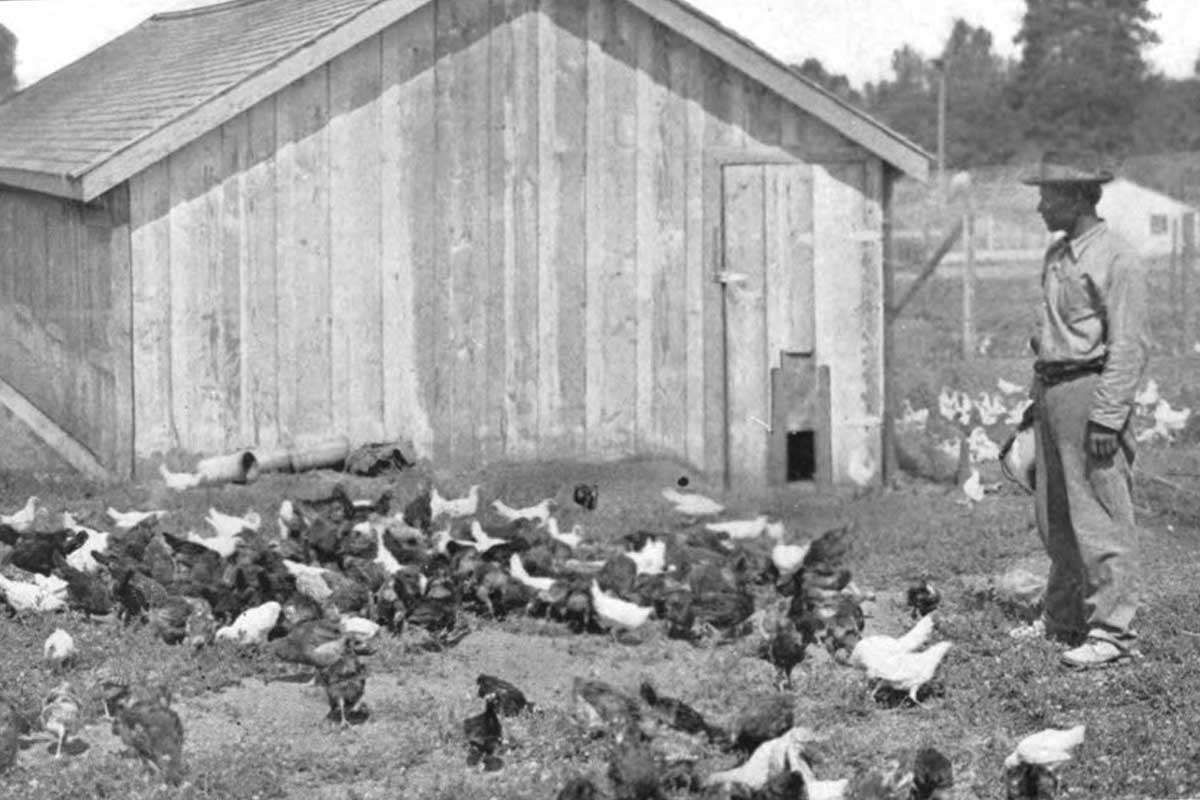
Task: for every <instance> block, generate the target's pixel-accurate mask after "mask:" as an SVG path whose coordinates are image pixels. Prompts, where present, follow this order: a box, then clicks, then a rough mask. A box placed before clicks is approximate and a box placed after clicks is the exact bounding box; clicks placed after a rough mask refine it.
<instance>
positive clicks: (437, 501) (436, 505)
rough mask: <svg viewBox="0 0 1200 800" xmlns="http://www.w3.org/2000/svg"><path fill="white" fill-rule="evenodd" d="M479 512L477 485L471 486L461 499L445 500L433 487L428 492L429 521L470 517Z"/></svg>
mask: <svg viewBox="0 0 1200 800" xmlns="http://www.w3.org/2000/svg"><path fill="white" fill-rule="evenodd" d="M478 510H479V485H478V484H476V485H474V486H472V487H471V488H470V489H469V490H467V493H466V494H465V495H463V496H462V497H456V498H453V499H447V498H445V497H442V494H441V492H439V491H438V490H437V487H436V486H434V487H433V488H432V489H431V490H430V492H429V516H430V519H438V518H440V517H449V518H450V519H461V518H462V517H470V516H473V515H474V514H475V512H476V511H478Z"/></svg>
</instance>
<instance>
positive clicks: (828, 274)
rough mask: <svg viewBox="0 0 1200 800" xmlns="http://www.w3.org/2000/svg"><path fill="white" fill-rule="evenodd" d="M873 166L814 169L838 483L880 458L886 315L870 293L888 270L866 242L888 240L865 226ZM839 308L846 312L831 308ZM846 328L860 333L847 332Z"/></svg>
mask: <svg viewBox="0 0 1200 800" xmlns="http://www.w3.org/2000/svg"><path fill="white" fill-rule="evenodd" d="M867 163H868V162H861V161H860V162H851V163H844V164H829V165H822V166H817V167H816V168H814V170H813V178H814V182H813V195H814V220H813V227H814V236H815V238H816V241H817V242H818V243H819V247H818V248H817V250H816V253H815V259H814V261H815V264H814V269H815V293H816V302H817V308H818V309H825V310H827V311H826V313H824V314H819V315H818V319H817V337H816V338H817V352H818V353H819V354H820V358H821V362H822V363H824V364H828V365H829V367H830V378H831V385H830V407H831V409H832V449H833V453H832V457H833V471H834V478H835V480H841V479H843V478H844V477H845V475H846V473H847V469H848V467H849V464H850V463H851V461H852V459H859V460H860V461H861V462H863V463H866V462H870V463H872V464H873V465H875V466H876V467H878V466H879V463H880V462H879V457H880V450H879V445H880V441H879V432H880V426H881V424H882V419H881V416H880V414H881V408H880V406H879V403H880V398H881V396H882V378H883V375H882V344H883V340H882V321H883V317H882V308H881V306H880V304H879V303H880V297H879V296H878V295H877V296H875V297H870V294H871V292H872V291H876V292H881V291H882V284H881V278H882V275H881V273H879V268H880V259H878V258H875V259H873V260H870V259H867V260H865V259H864V252H865V251H864V245H867V246H870V247H871V248H873V249H874V250H875V251H878V250H879V245H880V241H881V240H880V232H879V230H878V228H876V229H874V230H869V229H867V228H866V225H867V222H868V220H869V219H871V214H869V212H868V209H867V207H868V203H867V201H866V199H865V197H864V191H865V190H866V186H867ZM848 265H854V267H853V268H848ZM872 287H874V288H872ZM864 299H866V302H864ZM833 309H838V310H839V311H838V312H836V313H830V312H831V311H832V310H833ZM876 318H878V319H876ZM847 329H849V330H852V331H854V332H855V333H854V335H847V334H846V331H847ZM868 354H869V355H868ZM876 383H878V385H873V384H876Z"/></svg>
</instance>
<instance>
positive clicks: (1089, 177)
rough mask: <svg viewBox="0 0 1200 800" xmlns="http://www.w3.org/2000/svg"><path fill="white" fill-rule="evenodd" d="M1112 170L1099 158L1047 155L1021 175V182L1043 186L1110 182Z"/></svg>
mask: <svg viewBox="0 0 1200 800" xmlns="http://www.w3.org/2000/svg"><path fill="white" fill-rule="evenodd" d="M1112 179H1113V173H1112V170H1110V169H1106V168H1105V167H1104V166H1103V165H1102V164H1101V163H1100V160H1099V159H1097V158H1072V159H1064V158H1058V157H1056V156H1053V155H1046V156H1044V157H1043V158H1042V160H1041V161H1039V162H1038V163H1037V164H1035V165H1034V166H1033V167H1032V168H1031V169H1029V170H1026V173H1025V174H1024V175H1022V176H1021V183H1024V184H1026V185H1028V186H1041V185H1043V184H1054V183H1060V184H1061V183H1108V182H1109V181H1111V180H1112Z"/></svg>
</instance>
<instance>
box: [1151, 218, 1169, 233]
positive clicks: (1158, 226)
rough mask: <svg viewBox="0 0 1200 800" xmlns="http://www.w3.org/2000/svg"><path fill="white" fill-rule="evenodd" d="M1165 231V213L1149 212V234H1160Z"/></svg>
mask: <svg viewBox="0 0 1200 800" xmlns="http://www.w3.org/2000/svg"><path fill="white" fill-rule="evenodd" d="M1166 232H1167V215H1166V214H1151V215H1150V234H1151V235H1152V236H1162V235H1163V234H1164V233H1166Z"/></svg>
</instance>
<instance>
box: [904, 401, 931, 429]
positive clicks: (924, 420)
mask: <svg viewBox="0 0 1200 800" xmlns="http://www.w3.org/2000/svg"><path fill="white" fill-rule="evenodd" d="M928 422H929V409H928V408H922V409H916V408H913V405H912V402H911V401H909V399H908V398H907V397H906V398H904V408H903V409H902V410H901V412H900V418H899V419H898V420H896V424H897V425H898V426H899V427H901V428H924V427H925V426H926V424H928Z"/></svg>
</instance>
